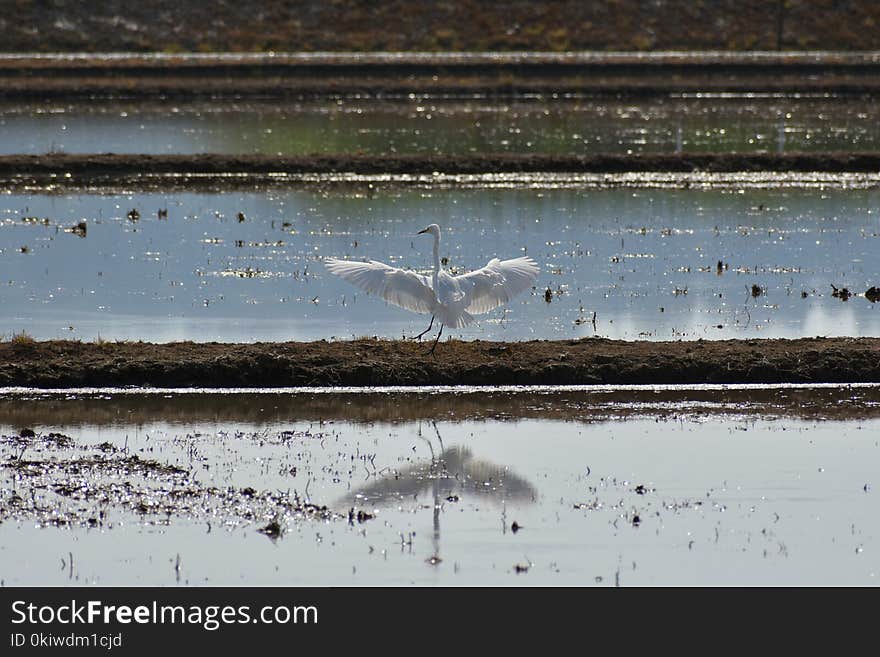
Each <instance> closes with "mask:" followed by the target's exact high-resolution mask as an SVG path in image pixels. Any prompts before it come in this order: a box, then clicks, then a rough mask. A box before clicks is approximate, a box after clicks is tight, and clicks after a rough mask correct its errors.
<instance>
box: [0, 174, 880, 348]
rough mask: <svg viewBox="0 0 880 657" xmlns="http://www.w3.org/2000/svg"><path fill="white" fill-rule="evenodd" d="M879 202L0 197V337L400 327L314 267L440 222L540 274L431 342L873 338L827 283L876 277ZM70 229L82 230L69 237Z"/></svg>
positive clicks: (399, 195) (871, 193)
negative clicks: (504, 302)
mask: <svg viewBox="0 0 880 657" xmlns="http://www.w3.org/2000/svg"><path fill="white" fill-rule="evenodd" d="M878 194H880V192H878V191H877V190H876V189H849V190H842V189H836V190H835V189H822V188H817V189H792V188H788V189H786V188H783V189H741V190H737V189H721V190H719V189H688V190H675V189H592V188H580V189H578V188H574V189H552V188H548V189H542V188H540V187H539V188H532V189H517V188H512V189H486V188H475V189H446V188H436V189H430V188H429V189H425V188H406V187H387V186H385V187H383V186H380V185H372V184H364V185H361V186H348V187H328V188H323V187H317V188H316V187H307V188H295V189H291V190H288V191H278V192H254V193H223V194H192V193H177V192H174V193H130V194H105V195H99V194H78V195H43V194H33V195H28V194H20V195H13V194H9V195H6V196H2V197H0V303H2V305H3V309H4V321H3V326H2V329H0V333H2V334H4V335H5V336H7V337H8V336H10V335H12V334H13V333H15V332H20V331H26V332H27V333H29V334H31V335H32V336H34V337H36V338H39V339H47V338H79V339H83V340H94V339H96V338H98V337H100V338H101V339H107V340H115V339H132V340H137V339H143V340H149V341H159V342H161V341H171V340H181V339H191V340H197V341H207V340H218V341H262V340H311V339H322V338H326V339H329V338H331V337H335V338H351V337H356V336H363V335H370V336H372V335H377V336H381V337H390V338H398V337H401V336H403V335H413V334H415V333H418V332H419V331H421V330H422V329H423V328H425V327H426V326H427V320H428V317H425V316H417V315H413V314H411V313H408V312H407V311H404V310H402V309H399V308H396V307H392V306H388V305H386V304H385V303H384V302H383V301H381V300H378V299H376V298H373V297H368V296H366V295H363V294H360V292H359V291H358V290H357V289H356V288H354V287H352V286H350V285H349V284H347V283H345V282H344V281H342V280H339V279H337V278H335V277H333V276H331V275H329V274H328V273H327V272H325V271H324V269H323V267H322V265H321V259H322V258H324V257H327V256H337V257H350V258H354V259H367V258H370V259H377V260H382V261H385V262H388V263H391V264H394V265H399V266H404V267H410V268H415V269H417V270H419V271H427V270H429V268H430V262H431V248H432V247H431V240H430V239H429V238H427V237H426V236H424V235H422V236H417V235H415V233H416V231H417V230H420V229H421V228H423V227H424V226H425V225H427V224H428V223H431V222H437V223H440V224H441V225H442V227H443V230H444V242H443V244H442V246H441V256H443V257H445V258H447V259H448V264H449V266H450V267H451V268H452V269H453V270H454V271H459V272H463V271H469V270H472V269H476V268H478V267H480V266H482V265H483V264H485V263H486V262H487V261H488V260H489V259H490V258H492V257H496V256H498V257H501V258H506V257H516V256H519V255H523V254H528V255H530V256H532V257H534V258H535V259H536V260H537V261H538V262H539V263H540V265H541V269H542V271H541V274H540V276H539V279H538V282H537V285H536V287H535V289H534V290H532V291H531V293H527V294H523V295H522V296H520V297H518V298H517V299H515V300H514V301H513V302H512V303H510V304H509V305H508V306H507V307H505V308H502V309H498V310H496V311H493V312H491V313H489V314H487V315H483V316H481V317H480V318H479V319H480V321H479V323H477V324H475V325H473V326H471V327H468V328H466V329H461V330H459V331H447V332H444V335H453V336H456V337H461V338H465V339H474V338H480V339H493V340H495V339H497V340H513V339H531V338H546V339H556V338H576V337H583V336H591V335H599V336H604V337H610V338H624V339H653V340H660V339H678V338H682V339H697V338H731V337H733V338H743V337H750V338H751V337H802V336H815V335H827V336H839V335H848V336H872V335H873V336H876V335H880V315H878V310H877V306H876V304H873V303H871V302H870V301H868V300H867V299H866V298H865V297H863V296H853V297H852V298H850V299H849V300H847V301H842V300H841V299H840V298H837V297H834V296H832V292H833V287H832V286H835V287H837V288H838V289H842V288H847V289H848V290H849V291H850V292H852V293H855V294H857V295H858V294H860V293H863V292H864V291H865V290H867V289H868V288H869V287H871V286H874V285H880V272H878V270H877V262H878V257H877V254H878V245H880V242H878V239H880V226H878V218H877V207H878V201H880V196H878ZM160 209H164V210H167V218H159V216H158V210H160ZM132 211H136V213H137V214H136V215H135V214H134V213H133V212H132ZM239 213H241V216H239ZM81 221H82V222H85V226H86V232H85V236H84V237H83V236H82V232H81V231H80V232H79V233H78V232H76V231H73V228H74V227H75V226H76V225H77V224H78V223H79V222H81ZM719 262H720V263H721V267H720V269H719V266H718V265H719ZM755 286H757V287H755ZM548 291H549V295H548ZM755 295H757V296H755ZM547 298H549V299H550V302H547V301H546V299H547ZM594 319H595V323H594Z"/></svg>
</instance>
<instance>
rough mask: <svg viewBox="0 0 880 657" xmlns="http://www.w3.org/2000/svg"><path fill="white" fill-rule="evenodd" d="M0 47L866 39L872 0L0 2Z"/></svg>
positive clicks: (819, 43) (729, 43)
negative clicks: (2, 8) (1, 8)
mask: <svg viewBox="0 0 880 657" xmlns="http://www.w3.org/2000/svg"><path fill="white" fill-rule="evenodd" d="M4 5H6V6H5V11H4V12H3V13H2V15H0V29H2V32H3V40H2V42H0V49H2V50H3V51H6V52H35V51H39V52H52V51H68V52H70V51H85V52H99V51H144V52H149V51H154V52H182V51H192V52H210V51H252V50H257V51H268V50H274V51H291V50H303V51H340V50H354V51H372V50H428V51H436V50H550V51H563V50H591V49H595V50H639V51H646V50H679V49H685V50H686V49H703V50H749V49H754V50H786V49H811V50H835V49H841V50H873V49H878V48H880V30H878V26H880V4H878V3H877V2H873V1H872V0H834V1H833V2H832V1H831V0H820V1H816V0H787V1H785V2H770V1H769V0H714V1H713V2H691V1H690V0H662V1H659V2H645V1H643V0H615V1H614V2H578V1H577V0H559V1H556V2H546V1H545V2H534V1H532V0H512V1H510V2H481V1H480V0H456V1H455V2H433V1H431V0H383V1H382V2H368V1H367V0H352V1H347V2H338V1H333V2H327V1H325V0H267V1H262V2H256V1H255V0H235V1H234V2H233V1H232V0H214V1H213V2H210V3H201V2H176V1H173V0H142V1H141V2H126V1H124V0H107V1H105V2H89V3H85V2H59V1H54V2H50V1H48V0H16V1H15V2H11V1H10V2H7V3H4Z"/></svg>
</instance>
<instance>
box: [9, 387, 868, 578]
mask: <svg viewBox="0 0 880 657" xmlns="http://www.w3.org/2000/svg"><path fill="white" fill-rule="evenodd" d="M627 395H629V396H630V400H629V402H627V401H626V399H625V397H626V396H627ZM750 395H754V401H752V400H751V399H750V398H749V397H750ZM190 397H193V396H183V398H181V397H177V396H173V395H171V396H167V397H166V396H162V395H152V396H143V395H136V396H135V397H132V396H131V395H122V396H118V395H112V394H111V395H103V396H101V397H94V396H82V395H80V396H74V398H73V399H67V400H64V399H63V398H59V397H48V398H47V397H45V396H37V397H35V396H34V395H29V396H28V398H26V399H25V398H22V397H21V396H15V397H12V398H9V397H5V398H4V399H3V400H2V404H0V434H2V435H3V436H5V438H3V439H2V441H0V456H2V464H3V471H2V475H0V476H2V479H0V481H2V484H0V489H2V496H3V497H2V506H3V510H4V514H5V517H6V519H5V520H4V521H3V522H2V523H0V555H2V557H3V558H2V559H0V580H2V582H3V583H4V584H7V585H10V584H13V585H14V584H26V585H64V584H69V583H73V584H99V585H111V584H139V585H177V584H180V585H186V584H209V585H234V584H252V585H253V584H257V585H259V584H276V585H277V584H280V585H310V584H311V585H343V586H345V585H369V584H374V585H388V584H408V583H416V584H423V585H432V584H440V585H465V584H478V585H479V584H493V585H506V584H514V585H523V584H525V585H538V584H545V585H615V584H619V585H623V586H626V585H645V584H651V585H653V584H665V585H681V584H703V585H705V584H710V585H719V584H789V585H804V584H819V585H823V584H832V585H833V584H837V585H840V584H844V585H847V584H849V585H853V584H868V585H870V584H875V583H876V577H877V567H876V566H877V563H876V559H873V558H872V555H873V554H874V553H875V552H876V550H877V535H878V534H877V520H876V513H875V512H874V511H875V504H874V503H873V496H874V495H875V494H876V485H877V482H876V481H875V479H876V468H874V467H873V464H874V463H876V458H877V449H878V441H877V435H878V429H880V425H878V421H880V414H878V413H880V406H878V405H877V401H878V400H877V395H876V390H874V389H871V388H841V389H833V388H828V387H824V388H822V389H820V390H817V391H810V390H804V389H796V388H791V387H787V388H780V389H775V390H774V389H769V390H765V391H763V392H761V391H751V392H749V393H748V394H745V393H744V392H743V391H740V392H738V393H734V394H733V396H725V394H720V395H719V394H718V393H717V391H716V392H715V393H713V394H712V395H708V396H707V393H706V392H700V391H687V390H677V391H669V390H667V391H665V392H662V391H659V392H658V391H654V390H652V389H645V390H644V391H641V392H639V391H633V390H630V391H623V390H622V391H618V392H616V393H613V392H608V391H605V392H599V393H588V392H565V393H561V394H559V393H557V394H545V395H541V396H538V397H536V396H534V395H529V394H527V395H526V396H522V395H518V394H514V393H491V394H489V396H488V397H487V396H485V395H482V396H478V397H477V398H473V399H472V398H470V397H469V396H468V395H448V394H447V395H426V394H416V395H407V396H403V397H392V396H388V395H386V396H385V397H386V403H385V404H376V403H375V402H376V398H375V397H373V398H370V397H369V396H368V397H367V398H363V397H362V396H360V395H357V394H349V395H327V394H322V395H319V396H317V397H316V396H314V395H310V394H308V393H305V394H301V395H297V396H293V397H291V396H290V395H271V394H264V395H250V396H247V395H242V396H237V397H234V398H230V397H229V396H223V399H224V400H225V401H226V403H225V405H224V404H221V403H220V402H219V401H217V400H216V399H213V400H212V398H211V397H199V398H196V399H190ZM230 399H234V400H235V404H230V403H229V402H230ZM810 406H812V407H814V408H815V409H817V410H818V409H821V408H827V409H831V408H834V409H837V410H838V411H839V410H841V409H849V410H850V411H851V412H846V411H843V412H842V414H841V415H838V419H836V420H834V419H830V416H828V415H821V414H820V415H812V414H810V413H809V412H808V413H804V412H803V409H804V408H807V407H810ZM235 408H239V409H240V410H241V412H242V416H241V417H242V419H238V420H236V419H235V418H234V415H235V411H234V409H235ZM517 408H520V409H528V411H527V412H526V413H519V412H517V411H516V409H517ZM15 409H19V410H18V411H16V410H15ZM25 409H26V411H25ZM150 409H152V410H150ZM212 409H213V410H212ZM214 410H216V411H218V412H219V416H216V417H213V418H212V417H211V414H212V412H214ZM20 412H25V415H20V414H17V413H20ZM131 412H133V415H132V416H131V417H127V416H128V415H129V413H131ZM365 413H367V414H366V415H365ZM542 413H543V415H542ZM41 416H42V417H43V419H42V420H40V417H41ZM76 418H79V419H78V420H77V419H76ZM24 420H27V421H28V422H29V426H30V427H32V428H33V429H34V430H35V431H36V433H37V437H36V438H35V439H34V440H33V441H31V442H30V443H28V444H24V443H21V442H17V443H16V442H14V441H13V439H11V438H9V436H11V435H12V434H18V431H19V429H20V428H21V422H22V421H24ZM435 422H436V425H435ZM51 431H62V432H63V433H65V434H67V435H68V436H69V437H70V438H71V439H72V440H73V443H72V444H70V445H67V446H62V445H61V444H60V442H59V439H45V440H41V438H45V437H46V436H47V435H48V434H49V432H51ZM15 440H20V439H15ZM53 440H54V442H53ZM95 446H100V448H99V449H97V451H96V447H95ZM114 450H125V451H124V452H121V451H114ZM92 454H98V455H99V456H100V458H101V459H103V460H105V461H107V462H113V461H114V460H115V459H121V458H122V457H123V455H124V456H125V457H126V458H129V459H130V457H131V456H133V455H137V456H139V458H140V459H141V463H143V462H145V461H148V460H154V461H156V462H158V463H160V464H163V465H166V466H167V465H173V466H175V467H178V468H180V469H181V471H182V472H183V474H181V475H173V476H171V475H167V476H166V475H163V474H162V473H154V474H149V473H147V474H143V473H141V472H140V471H133V472H130V473H129V474H128V475H123V476H120V475H119V472H118V470H116V469H108V470H107V471H103V470H98V469H92V470H89V469H88V468H81V469H76V470H74V469H72V468H70V467H67V469H66V470H65V469H64V466H63V465H62V466H61V467H60V468H58V467H55V469H54V470H51V469H50V470H51V472H49V473H48V474H46V473H43V474H38V473H36V472H35V471H31V472H30V473H29V474H21V473H22V472H24V471H23V470H20V469H16V465H15V464H16V461H19V462H21V461H27V462H30V463H40V462H43V463H55V464H58V463H61V464H63V463H64V462H65V461H73V460H76V459H82V458H83V457H84V456H86V455H92ZM127 462H128V463H130V461H127ZM175 477H176V479H175ZM123 482H129V483H130V484H131V486H130V487H128V488H120V487H121V486H122V484H123ZM89 486H91V488H89ZM206 487H212V488H213V489H215V492H213V493H210V494H205V495H203V496H200V497H199V498H198V500H199V502H198V504H194V505H193V504H191V503H190V502H188V501H186V500H188V499H190V498H185V497H175V496H174V494H173V492H174V491H178V492H180V491H183V490H203V489H205V488H206ZM53 491H54V492H53ZM89 491H91V496H90V494H89ZM169 491H171V492H169ZM265 491H275V493H273V495H281V494H282V493H283V495H286V496H291V497H292V496H298V498H300V499H308V500H309V501H310V502H311V503H313V504H316V505H327V506H328V507H329V512H330V515H329V516H328V517H304V516H302V515H301V514H300V515H297V514H295V513H290V514H288V513H284V512H282V511H280V510H279V508H275V507H273V506H272V504H267V503H266V501H265V500H266V498H265V497H264V492H265ZM234 492H237V494H238V497H234V496H233V495H232V493H234ZM16 495H17V496H18V498H19V499H18V501H15V496H16ZM271 499H272V500H276V501H277V498H276V497H273V498H271ZM285 499H287V498H285ZM102 500H103V501H102ZM174 500H178V501H177V502H175V501H174ZM180 500H183V501H180ZM31 501H32V502H33V508H31V504H30V502H31ZM162 505H165V506H162ZM166 506H167V508H168V510H167V511H165V510H163V509H164V508H165V507H166ZM29 508H30V509H31V510H30V511H28V510H27V509H29ZM34 509H36V511H34ZM47 509H52V513H51V514H50V513H49V511H47ZM349 509H354V510H355V511H362V512H365V513H368V514H370V515H372V516H374V517H372V518H366V517H365V516H361V518H360V519H358V518H357V516H356V514H355V515H354V516H352V517H349ZM90 518H92V519H94V522H91V521H90V520H89V519H90ZM273 518H274V519H276V520H277V521H279V524H280V526H281V528H282V530H283V533H282V535H281V536H280V537H279V538H277V539H275V540H272V539H270V538H268V537H267V536H265V535H263V534H261V533H260V532H259V531H258V529H260V528H262V527H264V526H266V524H267V522H269V521H270V520H272V519H273ZM636 518H638V520H637V521H636ZM53 519H54V520H53ZM59 519H63V520H64V523H63V524H62V525H61V526H58V523H59ZM514 523H515V524H516V527H517V530H516V531H515V530H514ZM37 525H42V526H37ZM518 571H519V572H518Z"/></svg>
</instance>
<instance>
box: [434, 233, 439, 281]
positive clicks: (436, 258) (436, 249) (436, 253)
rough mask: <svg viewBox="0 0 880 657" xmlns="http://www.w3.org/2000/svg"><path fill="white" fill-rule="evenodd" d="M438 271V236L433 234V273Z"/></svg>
mask: <svg viewBox="0 0 880 657" xmlns="http://www.w3.org/2000/svg"><path fill="white" fill-rule="evenodd" d="M439 271H440V236H439V235H434V273H435V274H437V273H438V272H439Z"/></svg>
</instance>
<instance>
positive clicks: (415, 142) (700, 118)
mask: <svg viewBox="0 0 880 657" xmlns="http://www.w3.org/2000/svg"><path fill="white" fill-rule="evenodd" d="M0 132H2V134H3V139H2V140H0V153H48V152H67V153H83V152H89V153H96V152H97V153H103V152H117V153H207V152H217V153H264V154H275V153H280V154H285V155H303V154H311V153H327V152H356V151H360V152H364V153H393V152H399V153H451V154H467V153H485V152H551V153H597V152H599V153H609V152H613V153H628V152H632V153H658V152H659V153H663V152H684V153H696V152H704V151H719V152H723V151H732V152H742V153H750V152H787V151H822V150H824V151H853V152H858V151H870V150H878V149H880V113H878V109H877V105H876V103H873V102H866V101H865V100H864V99H860V98H809V97H803V98H796V97H790V98H786V97H751V96H743V97H733V98H724V97H721V98H719V97H714V98H660V99H650V100H640V99H635V100H613V99H611V100H607V99H559V98H557V99H547V98H536V99H527V98H524V99H523V98H521V99H512V100H509V101H503V100H501V101H499V100H492V101H489V100H479V99H478V100H443V99H425V98H416V97H413V98H408V99H407V98H405V99H400V100H398V101H394V102H391V101H377V100H356V99H355V100H338V101H337V100H329V101H316V102H291V103H278V102H271V103H270V102H263V103H261V102H241V103H231V102H223V103H218V102H211V103H208V102H205V103H183V104H174V103H171V102H162V103H156V102H147V103H118V102H110V103H107V102H104V103H99V102H90V103H88V104H66V103H54V104H53V103H49V104H46V103H39V104H35V105H22V104H9V103H7V104H2V105H0Z"/></svg>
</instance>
